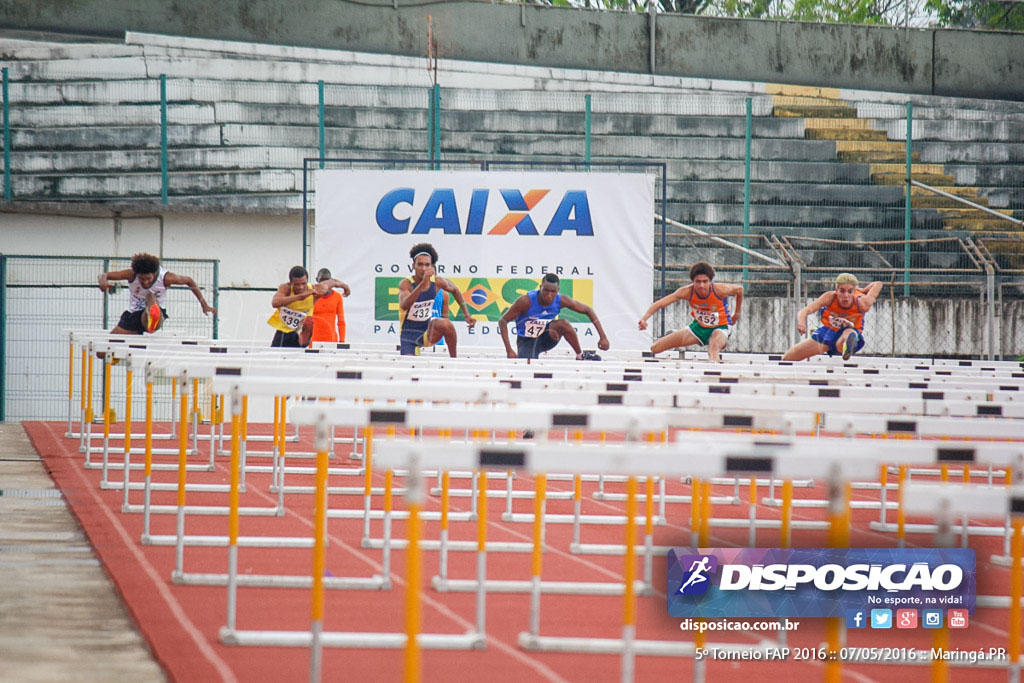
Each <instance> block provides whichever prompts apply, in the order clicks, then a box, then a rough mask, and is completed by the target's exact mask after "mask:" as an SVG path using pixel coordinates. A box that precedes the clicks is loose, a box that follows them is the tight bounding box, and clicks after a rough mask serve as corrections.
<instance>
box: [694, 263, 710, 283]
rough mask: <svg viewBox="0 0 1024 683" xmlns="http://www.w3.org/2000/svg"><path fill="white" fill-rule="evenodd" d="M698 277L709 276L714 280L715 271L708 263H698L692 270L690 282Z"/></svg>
mask: <svg viewBox="0 0 1024 683" xmlns="http://www.w3.org/2000/svg"><path fill="white" fill-rule="evenodd" d="M698 275H707V276H708V279H709V280H714V279H715V269H714V268H712V267H711V264H710V263H708V262H707V261H697V262H696V263H694V264H693V267H691V268H690V280H691V281H692V280H696V279H697V276H698Z"/></svg>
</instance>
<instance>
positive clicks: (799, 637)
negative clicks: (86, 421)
mask: <svg viewBox="0 0 1024 683" xmlns="http://www.w3.org/2000/svg"><path fill="white" fill-rule="evenodd" d="M25 427H26V430H27V432H28V434H29V437H30V439H31V441H32V444H33V446H34V447H35V448H36V450H37V452H38V453H39V455H40V456H41V457H42V458H43V460H44V462H45V464H46V467H47V468H48V469H49V471H50V473H51V475H52V476H53V478H54V480H55V482H56V484H57V486H59V487H60V489H61V490H62V491H63V493H64V495H65V497H66V499H67V501H68V503H69V505H70V507H71V509H72V511H73V513H74V514H75V516H76V517H77V518H78V520H79V522H80V523H81V525H82V527H83V528H84V530H85V532H86V534H87V535H88V537H89V539H90V541H91V542H92V544H93V546H94V547H95V550H96V552H97V555H98V556H99V558H100V560H101V561H102V563H103V565H104V567H105V568H106V570H107V572H108V574H109V575H110V577H111V579H112V580H113V582H114V584H115V585H116V586H117V588H118V590H119V591H120V593H121V595H122V597H123V598H124V601H125V603H126V604H127V606H128V609H129V611H130V613H131V614H132V616H133V617H134V619H135V621H136V622H137V624H138V626H139V628H140V630H141V631H142V633H143V636H144V637H145V639H146V640H147V642H148V643H149V645H150V647H151V649H152V651H153V654H154V656H155V657H156V659H157V660H158V661H159V662H160V664H161V665H162V666H163V667H164V669H165V670H166V671H167V673H168V674H169V676H170V677H171V678H172V679H174V680H177V681H190V682H192V681H217V680H223V681H246V682H250V681H252V682H258V681H275V682H276V681H288V680H308V675H309V674H308V671H309V651H308V649H305V648H286V647H241V646H226V645H222V644H221V643H220V642H219V641H218V637H217V634H218V630H219V629H220V627H221V626H223V625H224V624H225V618H226V617H225V614H226V589H225V588H223V587H197V586H181V585H175V584H173V583H172V582H171V579H170V577H171V571H172V570H173V568H174V562H175V556H174V555H175V551H174V548H173V547H163V546H148V545H147V546H143V545H141V543H140V541H139V539H140V536H141V534H142V528H143V526H142V525H143V518H142V515H141V514H126V513H122V512H121V501H122V496H123V493H122V491H120V490H100V486H99V482H100V471H99V470H96V469H85V468H84V455H82V454H80V453H78V440H77V439H74V440H71V439H66V438H64V436H63V432H64V428H65V425H64V424H63V423H56V422H54V423H42V422H32V423H26V424H25ZM162 427H163V429H164V430H166V429H167V426H166V425H162ZM258 432H259V430H258V429H251V430H250V434H254V433H258ZM340 435H341V432H339V436H340ZM310 440H311V439H310V435H308V434H306V432H305V430H304V431H303V442H302V443H300V444H298V445H291V444H289V449H293V448H302V449H306V450H309V449H310V443H309V442H310ZM93 443H94V446H95V445H96V443H98V442H97V441H94V442H93ZM168 443H170V442H162V443H161V444H160V445H166V444H168ZM133 445H134V446H135V447H136V448H138V447H140V446H141V439H140V440H138V441H137V442H135V443H134V444H133ZM266 447H267V445H266V444H265V443H262V444H253V446H252V448H253V449H256V448H266ZM207 448H208V446H207V445H206V444H202V445H201V447H200V450H201V452H203V453H204V454H203V455H200V456H197V457H193V458H192V459H191V460H190V462H194V463H204V462H207V461H208V460H209V455H208V450H206V449H207ZM122 449H123V443H122V442H121V441H113V442H112V445H111V453H112V460H114V461H119V460H120V458H121V450H122ZM250 455H252V453H251V452H250ZM339 455H343V454H342V453H341V452H340V451H339ZM139 459H140V456H139V455H138V454H135V455H134V456H133V461H135V460H139ZM96 460H98V459H97V458H95V457H94V458H93V461H94V462H95V461H96ZM176 461H177V458H176V456H158V457H157V458H155V462H161V463H171V462H176ZM249 462H250V464H255V463H257V462H259V460H257V459H250V461H249ZM347 462H348V460H347V458H345V457H339V458H338V459H337V461H335V462H332V466H344V465H345V464H346V463H347ZM295 464H303V465H312V460H298V459H292V460H289V465H295ZM132 477H133V481H136V482H138V481H141V479H142V475H141V473H140V472H138V471H133V474H132ZM109 478H110V480H111V481H112V482H119V481H120V478H121V470H120V469H119V468H116V467H115V468H113V469H112V470H111V472H110V474H109ZM269 479H270V475H269V474H252V473H250V474H248V475H247V480H248V484H249V487H248V490H247V492H246V493H244V494H242V497H241V505H242V506H262V507H271V506H273V505H274V504H275V503H276V495H273V494H270V493H269V492H268V486H269ZM153 481H154V482H174V481H176V473H175V472H173V471H154V475H153ZM362 481H363V478H362V477H355V476H352V477H332V479H331V482H330V484H331V486H341V485H347V486H359V485H361V483H362ZM189 483H190V484H191V483H219V484H226V483H228V464H227V458H223V457H218V459H217V467H216V471H214V472H190V473H189ZM286 483H287V484H288V485H297V484H309V485H311V484H312V477H304V476H302V475H289V477H288V481H287V482H286ZM374 485H375V486H382V485H383V475H382V474H376V475H375V477H374ZM462 486H463V483H462V482H461V480H453V488H456V487H460V488H461V487H462ZM571 486H572V484H571V482H557V481H556V482H549V484H548V490H549V491H555V490H562V491H567V490H571ZM503 487H504V482H500V483H498V482H494V481H492V483H491V488H503ZM516 488H517V490H518V489H530V490H532V488H533V480H532V479H530V478H529V477H525V476H524V477H520V478H518V479H517V480H516ZM594 488H595V487H594V485H589V486H588V485H584V503H583V512H584V514H622V512H623V509H624V507H625V505H624V504H623V503H608V502H602V501H596V500H593V498H592V496H591V494H592V493H593V491H594ZM612 489H614V490H619V491H623V490H624V486H623V485H617V486H615V487H609V490H612ZM731 490H732V489H731V487H717V488H716V490H715V493H716V494H726V493H728V492H731ZM669 493H680V494H684V493H689V486H686V485H683V484H678V483H676V484H670V486H669ZM795 494H796V496H797V497H814V498H821V497H822V496H823V492H822V490H821V489H820V488H817V489H797V490H796V492H795ZM854 495H855V496H857V497H861V498H864V499H871V498H872V494H870V493H868V492H856V491H855V492H854ZM175 497H176V494H175V493H174V492H173V491H158V492H154V493H153V503H154V504H163V505H173V504H174V503H175ZM226 500H227V496H226V495H225V494H223V493H221V494H215V493H193V492H189V493H188V500H187V503H188V504H189V505H225V504H226ZM131 502H132V503H133V504H141V502H142V492H141V491H132V492H131ZM330 506H331V508H332V509H338V508H350V509H362V496H355V495H351V496H347V495H332V496H330ZM395 506H396V508H398V509H401V508H402V507H403V505H402V500H401V498H400V497H398V496H396V497H395ZM504 506H505V502H504V500H503V499H496V498H490V500H489V505H488V540H490V541H502V540H509V541H529V540H530V538H531V536H530V534H531V528H530V525H528V524H512V523H505V522H502V521H501V517H500V515H501V512H503V511H504ZM571 506H572V503H571V501H568V500H549V501H548V508H547V509H548V512H549V513H571V511H572V508H571ZM374 507H375V508H380V507H381V500H380V497H378V498H377V499H376V500H375V502H374ZM285 508H286V514H285V515H284V516H283V517H263V516H260V517H249V516H246V517H242V518H241V527H240V533H241V535H243V536H257V535H266V536H303V537H309V536H310V535H311V533H312V527H313V525H312V496H311V495H306V494H288V496H287V497H286V499H285ZM426 508H427V509H439V500H438V499H437V498H434V497H431V498H430V499H429V500H428V503H427V506H426ZM468 509H469V500H468V498H457V497H453V498H452V510H453V511H457V510H468ZM515 509H516V511H521V512H531V511H532V501H529V500H517V501H516V503H515ZM642 509H643V508H642V505H641V506H639V507H638V510H639V511H642ZM668 514H669V517H670V520H673V521H672V522H671V523H670V524H669V525H667V526H660V527H655V537H654V542H655V544H659V545H688V544H689V540H690V531H689V519H690V511H689V506H688V505H679V504H670V505H669V506H668ZM747 514H748V507H747V505H746V504H745V503H744V504H743V505H738V506H716V508H715V510H714V516H716V517H726V516H736V517H743V518H746V516H747ZM757 514H758V517H760V518H766V519H770V518H777V515H778V511H777V510H776V509H774V508H769V507H765V506H762V505H759V506H758V509H757ZM793 514H794V519H801V518H803V519H821V518H822V516H823V511H821V510H814V509H806V508H803V509H800V508H798V509H794V512H793ZM876 517H877V512H872V511H854V512H853V530H852V544H853V545H856V546H863V547H885V546H890V545H894V539H893V538H892V536H890V535H884V534H880V533H877V532H873V531H871V530H870V529H868V522H869V521H871V520H872V519H875V518H876ZM908 521H909V520H908ZM438 529H439V525H438V523H437V522H426V523H424V533H425V537H426V538H437V536H438ZM174 531H175V518H174V515H166V514H164V515H154V516H153V519H152V527H151V533H153V534H173V533H174ZM328 532H329V547H328V549H327V564H326V566H327V570H328V572H330V573H331V575H333V576H360V577H368V576H371V575H373V574H375V573H378V572H380V570H381V567H380V559H381V551H380V550H365V549H362V548H361V547H360V538H361V533H362V522H361V521H358V520H330V521H329V523H328ZM185 533H186V534H188V535H200V534H209V535H226V534H227V517H221V516H217V517H215V516H196V515H189V516H188V517H187V519H186V529H185ZM404 533H405V529H404V523H403V522H401V521H396V522H395V523H394V535H395V537H396V538H404ZM451 533H452V535H451V537H452V538H453V539H466V540H474V539H475V538H476V524H475V523H469V522H461V523H459V522H453V523H452V532H451ZM639 533H640V534H642V528H641V529H640V530H639ZM546 534H547V536H546V541H547V549H546V552H545V554H544V558H543V577H544V579H545V580H557V581H572V580H576V581H621V577H622V572H623V560H622V558H618V557H609V556H594V555H588V556H578V555H571V554H569V553H568V550H567V549H568V547H569V542H570V540H571V525H567V524H548V525H547V527H546ZM371 535H373V536H376V537H379V536H380V535H381V523H380V521H375V522H374V523H373V525H372V531H371ZM793 538H794V545H796V546H802V547H816V546H820V545H823V544H824V542H825V536H824V532H803V531H794V535H793ZM623 539H624V531H623V529H622V528H620V527H608V526H603V527H602V526H595V525H584V527H583V539H582V540H583V542H584V543H622V542H623ZM638 540H642V536H638ZM910 540H911V541H913V542H914V543H916V544H918V545H928V542H929V540H930V539H928V538H925V537H913V538H911V539H910ZM711 543H712V545H714V546H745V545H746V544H747V530H746V529H735V530H733V529H713V530H712V539H711ZM758 544H759V545H762V546H765V547H771V546H776V545H778V534H777V532H774V531H762V532H760V533H759V535H758ZM971 544H972V547H974V548H975V550H976V551H977V555H978V568H979V572H978V573H979V578H978V592H979V593H982V594H1001V595H1006V594H1008V590H1009V579H1008V577H1009V571H1008V570H1007V569H1005V568H1001V567H994V566H992V565H990V564H989V563H988V561H987V560H988V557H989V555H991V554H992V553H993V552H998V551H1001V541H1000V539H989V538H978V537H973V538H972V540H971ZM404 559H405V553H404V552H402V551H394V552H393V555H392V581H393V583H394V586H395V588H394V589H393V590H391V591H359V590H346V591H338V590H334V591H328V592H327V599H326V617H325V623H324V630H325V631H371V632H377V631H381V632H400V631H402V630H403V625H404V607H403V606H404V593H405V586H406V584H405V581H404V576H405V566H404ZM311 566H312V551H311V550H309V549H271V548H244V547H243V548H241V549H240V550H239V571H240V573H258V574H294V575H308V574H309V572H310V569H311ZM449 567H450V569H449V576H450V577H451V578H474V576H475V567H476V555H475V553H465V552H461V553H451V554H450V555H449ZM184 570H185V572H186V573H209V572H216V573H224V572H226V571H227V550H226V549H225V548H204V547H191V546H190V547H187V548H186V550H185V560H184ZM487 571H488V579H527V578H529V576H530V555H529V554H511V553H488V570H487ZM639 571H640V569H639V563H638V576H640V574H639ZM422 573H423V577H424V582H423V587H422V588H423V591H422V599H423V613H422V631H423V632H433V633H452V634H461V633H465V632H467V631H470V630H472V629H473V627H474V621H475V601H474V596H473V595H471V594H460V593H438V592H436V591H435V590H434V589H433V588H431V587H430V585H429V579H430V577H431V576H433V575H434V574H436V573H437V553H436V552H432V551H427V552H425V553H424V567H423V572H422ZM664 586H665V560H664V557H658V556H656V557H655V559H654V587H655V590H656V591H657V595H655V596H652V597H639V598H637V637H638V638H640V639H658V640H668V641H675V642H678V641H683V640H692V639H693V634H692V633H687V632H681V631H680V630H679V623H680V621H681V620H680V619H677V618H671V617H669V616H668V614H667V611H666V607H665V596H664V590H665V588H664ZM622 612H623V607H622V598H621V597H601V596H558V595H544V596H543V597H542V599H541V626H540V632H541V634H542V635H550V636H576V637H597V638H618V637H619V636H620V634H621V623H622ZM309 614H310V593H309V591H308V590H300V589H283V588H239V593H238V617H237V627H238V628H239V629H257V630H258V629H266V630H298V631H302V630H306V631H308V629H309ZM528 619H529V597H528V596H527V595H508V594H505V595H503V594H489V595H488V598H487V631H488V633H487V649H486V650H483V651H432V650H424V651H423V652H422V673H423V680H425V681H442V680H443V681H481V680H486V681H524V680H531V681H533V680H547V681H617V680H619V677H620V658H619V657H618V655H581V654H561V653H533V652H526V651H523V650H521V649H520V648H519V646H518V645H517V637H518V634H519V633H520V632H522V631H526V630H527V627H528ZM800 621H801V624H800V627H799V629H798V630H797V631H795V632H791V633H790V634H789V645H790V647H794V648H797V647H809V648H817V647H818V646H819V645H820V644H821V643H822V642H823V640H824V627H823V623H824V622H823V621H822V620H813V619H811V620H800ZM1007 627H1008V612H1007V611H1005V610H978V611H977V612H976V614H975V615H974V616H973V617H972V621H971V625H970V627H969V628H968V629H966V630H963V631H951V632H950V633H951V635H950V647H951V648H954V649H977V648H988V647H1005V646H1006V643H1007ZM769 635H771V634H769ZM931 637H932V634H931V632H930V631H926V630H924V629H918V630H916V631H872V630H870V629H868V630H864V631H856V632H854V631H850V632H848V637H847V645H849V646H857V647H879V648H880V647H916V648H929V647H930V645H931ZM761 638H762V636H761V635H760V634H757V633H754V632H713V633H710V634H708V642H709V643H710V642H736V643H751V644H753V643H756V642H758V641H759V640H760V639H761ZM692 671H693V661H692V660H690V659H682V658H669V657H637V660H636V680H638V681H655V680H657V681H661V680H683V681H685V680H691V679H692ZM707 672H708V680H709V681H741V680H745V679H749V678H750V677H755V676H756V677H769V678H771V679H782V678H783V677H798V678H801V679H809V680H821V679H822V678H823V673H824V667H823V665H822V664H821V663H820V662H816V661H793V660H792V659H790V660H788V661H784V662H763V661H756V662H730V661H710V662H709V663H708V667H707ZM843 672H844V678H845V679H846V680H854V681H885V680H890V679H892V678H893V677H899V678H900V679H901V681H925V680H931V678H930V672H929V669H928V667H920V666H918V667H908V666H896V665H889V666H881V665H866V664H855V665H854V664H847V665H844V667H843ZM323 673H324V680H359V681H362V680H389V681H390V680H401V678H402V654H401V651H400V650H386V649H347V648H346V649H334V648H325V649H324V660H323ZM1005 679H1006V671H1005V670H990V669H981V668H974V667H971V668H962V667H951V668H950V680H954V681H956V680H970V681H1002V680H1005Z"/></svg>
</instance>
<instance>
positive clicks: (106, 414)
mask: <svg viewBox="0 0 1024 683" xmlns="http://www.w3.org/2000/svg"><path fill="white" fill-rule="evenodd" d="M110 365H111V363H110V352H109V351H108V352H107V353H106V354H104V356H103V474H102V475H101V476H100V488H101V489H105V488H107V467H108V465H109V464H110V388H111V387H110Z"/></svg>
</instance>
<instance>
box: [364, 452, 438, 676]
mask: <svg viewBox="0 0 1024 683" xmlns="http://www.w3.org/2000/svg"><path fill="white" fill-rule="evenodd" d="M366 445H367V450H366V457H367V459H369V457H370V449H369V445H370V442H369V441H367V444H366ZM367 466H369V462H367ZM423 489H424V486H423V473H422V472H421V471H420V458H419V455H418V454H416V453H413V454H412V455H410V457H409V471H408V473H407V474H406V484H405V498H406V501H408V504H409V526H408V534H409V550H408V557H407V561H408V567H407V569H406V591H405V657H404V672H403V673H404V676H403V680H404V681H405V683H419V680H420V676H421V672H420V649H419V640H418V638H417V636H418V635H419V630H420V561H421V560H420V531H421V530H420V507H421V506H422V505H423V498H424V490H423Z"/></svg>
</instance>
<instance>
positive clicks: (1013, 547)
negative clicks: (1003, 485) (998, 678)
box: [1006, 498, 1024, 683]
mask: <svg viewBox="0 0 1024 683" xmlns="http://www.w3.org/2000/svg"><path fill="white" fill-rule="evenodd" d="M1010 506H1011V511H1012V514H1013V520H1012V522H1011V525H1012V527H1013V536H1012V540H1011V541H1010V616H1009V618H1010V624H1009V627H1008V628H1007V632H1008V634H1009V646H1008V647H1007V650H1006V654H1007V657H1008V658H1009V660H1010V661H1009V664H1010V681H1011V683H1018V682H1019V681H1020V650H1021V647H1020V637H1021V625H1020V613H1021V609H1020V601H1021V597H1022V595H1024V567H1022V566H1021V564H1022V563H1021V555H1022V554H1024V534H1022V528H1024V514H1022V513H1024V500H1021V499H1020V498H1011V499H1010ZM1018 508H1019V509H1018Z"/></svg>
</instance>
